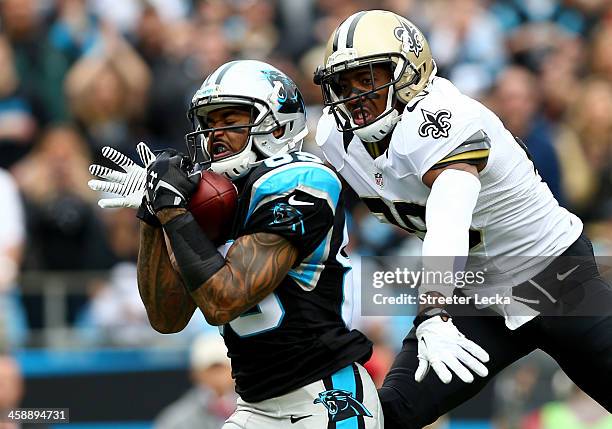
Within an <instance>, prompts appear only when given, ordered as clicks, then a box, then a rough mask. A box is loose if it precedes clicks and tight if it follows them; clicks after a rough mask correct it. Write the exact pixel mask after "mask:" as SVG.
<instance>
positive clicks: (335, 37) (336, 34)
mask: <svg viewBox="0 0 612 429" xmlns="http://www.w3.org/2000/svg"><path fill="white" fill-rule="evenodd" d="M338 36H340V28H336V31H335V33H334V45H333V46H332V52H336V51H337V50H338Z"/></svg>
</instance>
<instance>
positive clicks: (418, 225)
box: [362, 197, 482, 249]
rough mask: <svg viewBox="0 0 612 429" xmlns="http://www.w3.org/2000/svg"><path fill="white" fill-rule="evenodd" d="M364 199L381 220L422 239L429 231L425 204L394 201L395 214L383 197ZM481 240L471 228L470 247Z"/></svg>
mask: <svg viewBox="0 0 612 429" xmlns="http://www.w3.org/2000/svg"><path fill="white" fill-rule="evenodd" d="M362 200H363V202H364V203H365V205H366V206H368V209H370V211H371V212H372V214H374V215H375V216H376V217H377V218H378V219H379V220H382V221H386V222H388V223H390V224H393V225H396V226H399V227H400V228H402V229H403V230H406V231H408V232H410V233H412V234H416V235H417V236H418V237H420V238H421V239H422V238H423V237H425V233H426V232H427V228H425V206H420V205H418V204H415V203H409V202H407V201H393V208H394V209H395V213H396V214H395V213H393V211H392V210H391V207H389V206H388V205H387V203H386V202H385V201H383V199H382V198H379V197H363V198H362ZM398 218H399V219H398ZM481 242H482V237H481V235H480V231H477V230H474V229H470V249H472V248H474V247H476V246H478V245H479V244H480V243H481Z"/></svg>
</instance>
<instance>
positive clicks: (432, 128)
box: [419, 109, 452, 139]
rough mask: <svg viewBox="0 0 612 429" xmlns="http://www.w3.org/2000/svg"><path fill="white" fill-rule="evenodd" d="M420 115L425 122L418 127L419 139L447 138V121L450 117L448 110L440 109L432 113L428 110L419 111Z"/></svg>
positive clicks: (448, 128) (448, 124)
mask: <svg viewBox="0 0 612 429" xmlns="http://www.w3.org/2000/svg"><path fill="white" fill-rule="evenodd" d="M421 113H422V114H423V118H425V121H424V122H423V123H422V124H421V125H419V135H420V136H421V137H427V136H430V137H433V138H434V139H439V138H440V137H445V138H446V137H448V130H450V128H451V123H450V121H449V119H450V118H451V116H452V115H451V113H450V112H449V111H448V110H446V109H441V110H438V111H437V112H436V113H432V112H430V111H429V110H425V109H421Z"/></svg>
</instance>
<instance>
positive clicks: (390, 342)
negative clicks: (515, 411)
mask: <svg viewBox="0 0 612 429" xmlns="http://www.w3.org/2000/svg"><path fill="white" fill-rule="evenodd" d="M376 8H379V9H388V10H392V11H394V12H396V13H399V14H401V15H404V16H406V17H407V18H408V19H410V20H412V21H413V22H414V23H415V24H417V25H418V26H419V27H420V28H421V29H422V30H423V32H424V33H425V34H426V36H427V37H428V40H429V42H430V45H431V49H432V52H433V55H434V58H435V59H436V62H437V65H438V75H440V76H443V77H447V78H449V79H451V80H452V81H453V82H454V83H455V84H456V85H457V86H458V87H459V88H460V89H461V90H462V91H463V92H465V93H467V94H468V95H470V96H473V97H475V98H477V99H479V100H480V101H482V102H483V103H484V104H486V105H487V106H489V107H490V108H491V109H493V111H495V112H496V113H497V114H498V115H499V116H500V118H501V119H502V120H503V121H504V123H505V124H506V126H507V127H508V128H509V129H510V131H511V132H512V133H514V134H515V135H516V136H518V137H520V138H521V139H522V140H523V141H524V142H525V143H526V145H527V146H528V148H529V149H530V151H531V153H532V154H533V158H534V161H535V164H536V167H537V169H538V171H539V172H540V174H541V176H542V177H543V179H544V180H545V181H546V182H547V183H548V185H549V187H550V188H551V190H552V192H553V193H554V194H555V196H556V197H557V198H558V200H559V201H560V202H561V204H562V205H564V206H566V207H568V208H569V209H571V210H573V211H574V212H575V213H577V214H578V215H579V216H581V218H582V219H583V220H585V222H586V224H587V228H588V231H589V233H590V236H591V238H592V239H593V241H594V244H595V246H596V252H598V253H599V254H604V255H606V254H609V253H608V252H610V251H612V2H610V1H607V0H539V1H530V0H428V1H424V0H377V1H374V0H333V1H330V0H0V196H1V198H0V352H1V351H2V350H4V351H6V350H10V349H15V348H19V347H24V346H40V345H45V344H44V341H43V340H41V339H40V338H37V337H36V336H34V335H32V333H33V332H35V331H36V330H39V329H42V328H45V327H46V326H45V325H46V324H47V323H48V322H49V320H52V319H53V317H49V314H46V313H45V311H46V310H45V305H44V302H43V301H44V300H43V296H42V295H41V293H29V292H27V290H29V289H28V286H29V285H30V286H32V285H34V287H35V286H36V285H39V286H40V284H44V283H45V281H44V280H45V279H46V278H48V275H49V273H68V275H67V276H66V277H65V282H64V283H66V285H65V287H66V289H65V290H67V291H69V293H68V294H67V299H66V302H65V303H64V306H63V307H62V308H64V310H65V313H66V314H65V317H66V323H67V324H68V325H69V326H70V327H72V328H74V329H75V330H76V331H77V332H78V335H77V337H76V341H77V342H80V343H84V344H87V345H100V344H114V345H142V344H148V343H150V342H155V341H159V338H158V337H157V336H156V335H155V334H154V333H152V330H151V329H150V328H149V326H148V323H147V319H146V314H145V313H144V307H143V306H142V305H140V303H139V297H138V293H137V288H136V284H135V275H134V271H135V260H136V256H137V251H138V223H137V220H136V218H135V217H134V214H133V212H131V211H129V210H115V211H109V210H106V211H102V210H101V209H99V208H98V207H97V205H96V201H97V198H98V196H97V195H95V194H94V193H93V192H92V191H90V190H89V188H88V187H87V180H88V179H89V178H90V177H89V174H88V172H87V167H88V165H89V164H90V163H91V162H92V161H99V160H100V157H101V155H100V150H101V148H102V147H103V146H106V145H110V146H113V147H115V148H117V149H119V150H121V151H123V152H125V153H128V154H131V155H133V154H134V153H135V147H136V144H137V143H138V142H139V141H145V142H147V143H148V144H149V145H150V146H151V147H153V148H154V149H160V148H165V147H173V148H176V149H178V150H181V151H184V138H183V136H184V134H185V133H186V132H188V131H189V127H190V124H189V122H188V120H187V118H186V110H187V107H188V105H189V101H190V99H191V96H192V94H193V93H194V91H195V90H196V89H197V88H198V87H199V85H200V84H201V82H202V81H203V80H204V78H205V77H206V76H207V75H208V74H209V73H210V72H212V71H213V70H214V69H215V68H217V67H218V66H219V65H221V64H222V63H224V62H227V61H229V60H232V59H260V60H264V61H267V62H270V63H272V64H274V65H275V66H277V67H278V68H280V69H281V70H283V71H284V72H286V73H287V74H288V75H289V76H291V77H292V78H293V79H294V80H295V82H296V83H297V84H298V86H299V87H300V89H301V91H302V93H303V95H304V99H305V101H306V104H307V114H308V123H309V129H310V130H311V133H310V136H309V137H308V139H307V142H306V145H305V149H306V150H310V151H313V152H315V153H316V152H317V148H316V144H314V130H315V129H316V123H317V121H318V118H319V116H320V114H321V94H320V90H319V88H318V87H317V86H315V85H314V84H313V83H312V75H313V72H314V70H315V68H316V66H317V65H319V64H320V63H321V62H322V58H323V51H324V46H325V43H326V41H327V38H328V37H329V35H330V34H331V32H332V31H333V29H334V28H335V27H336V26H337V25H338V24H339V23H340V22H341V21H342V20H343V19H344V18H346V17H347V16H349V15H350V14H352V13H354V12H356V11H359V10H364V9H376ZM449 10H452V13H449ZM372 36H373V37H375V34H373V35H372ZM349 201H350V202H349V212H350V217H349V218H350V227H351V232H352V233H351V244H350V251H351V253H352V254H353V255H371V254H381V253H383V254H407V255H416V254H418V253H419V245H418V243H417V242H416V241H415V239H414V238H413V237H409V236H407V235H406V234H404V233H403V232H401V231H399V230H397V229H395V228H394V227H392V226H388V225H384V224H380V223H378V221H376V220H375V219H374V218H373V217H372V216H370V215H369V214H368V212H367V210H366V209H365V208H364V207H363V206H362V205H361V204H359V203H357V202H356V201H355V199H352V200H351V199H349ZM79 272H84V273H88V274H87V279H88V280H87V281H83V280H82V278H81V277H77V278H76V280H74V279H73V277H71V275H72V274H74V273H79ZM20 274H21V275H20ZM71 279H72V280H71ZM71 283H72V284H71ZM34 290H35V288H34ZM357 319H359V317H358V316H357ZM400 319H401V320H400ZM357 322H358V324H360V326H361V327H362V328H363V329H364V330H365V331H366V332H367V333H368V334H369V335H370V336H372V337H373V339H374V340H375V341H376V343H377V345H378V346H377V351H376V356H377V358H376V359H374V360H373V361H372V363H371V364H370V365H371V368H369V369H370V370H371V371H372V372H373V373H376V374H377V376H378V378H379V379H382V377H383V376H384V373H385V372H386V368H387V367H388V365H389V364H390V361H391V359H392V357H393V354H394V353H395V350H396V349H397V348H399V346H400V343H399V342H398V341H399V340H398V338H400V339H401V334H402V333H405V332H406V331H407V330H408V328H409V327H410V324H411V321H410V320H404V319H403V318H398V319H397V320H396V319H395V318H387V319H384V318H383V319H367V318H363V319H361V320H357ZM203 323H204V322H203V319H198V320H196V321H195V322H194V323H193V325H194V326H196V328H194V329H193V332H197V331H198V329H197V326H198V325H200V324H203ZM389 325H393V326H394V329H386V328H385V326H389ZM118 327H120V328H121V329H115V328H118ZM398 332H399V334H397V333H398ZM398 335H399V336H398ZM47 345H48V344H47ZM506 390H507V389H506Z"/></svg>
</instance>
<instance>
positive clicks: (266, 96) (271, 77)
mask: <svg viewBox="0 0 612 429" xmlns="http://www.w3.org/2000/svg"><path fill="white" fill-rule="evenodd" d="M230 106H241V107H245V106H246V107H249V108H250V109H251V121H250V123H249V124H247V125H240V126H229V127H223V128H217V129H215V128H211V127H209V126H208V124H207V121H206V118H207V115H208V113H210V112H212V111H213V110H216V109H220V108H223V107H230ZM188 116H189V119H190V120H191V122H192V125H193V130H194V131H193V132H191V133H189V134H187V135H186V136H185V138H186V141H187V148H188V150H189V154H190V156H191V158H192V160H193V161H194V162H195V161H196V157H197V150H198V148H199V149H200V150H201V151H202V154H203V156H204V161H211V169H212V170H213V171H214V172H216V173H218V174H223V175H225V176H226V177H228V178H229V179H231V180H236V179H238V178H240V177H242V176H244V175H245V174H246V173H247V172H248V171H249V170H250V169H251V168H252V167H254V166H256V165H258V164H259V163H261V162H262V161H263V160H264V159H265V158H269V157H271V156H274V155H277V154H281V153H287V152H295V151H299V150H300V149H301V147H302V140H303V139H304V137H306V135H307V134H308V128H307V127H306V112H305V106H304V100H303V99H302V94H301V93H300V91H299V90H298V88H297V86H296V85H295V83H293V81H292V80H291V79H290V78H289V77H288V76H287V75H286V74H285V73H283V72H281V71H280V70H278V69H277V68H275V67H273V66H271V65H270V64H267V63H264V62H261V61H253V60H241V61H232V62H229V63H226V64H223V65H222V66H221V67H219V68H218V69H217V70H215V71H214V72H213V73H212V74H211V75H210V76H208V77H207V78H206V80H205V81H204V83H203V84H202V86H201V87H200V89H199V90H198V91H197V92H196V93H195V94H194V96H193V98H192V100H191V106H190V108H189V113H188ZM232 128H234V129H235V128H247V129H248V131H249V133H248V137H247V141H246V144H245V145H244V147H243V148H242V150H240V151H239V152H237V153H234V154H233V155H231V156H228V157H226V158H223V159H221V160H218V161H213V156H212V154H210V153H208V136H210V135H211V133H213V132H214V131H216V130H219V129H232ZM281 128H282V129H284V133H283V134H282V135H281V136H279V137H278V138H277V137H274V136H273V134H272V133H273V132H274V131H275V130H277V129H281Z"/></svg>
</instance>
